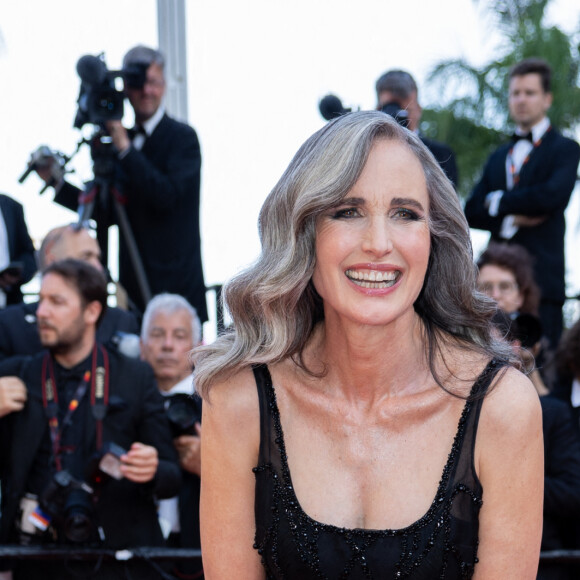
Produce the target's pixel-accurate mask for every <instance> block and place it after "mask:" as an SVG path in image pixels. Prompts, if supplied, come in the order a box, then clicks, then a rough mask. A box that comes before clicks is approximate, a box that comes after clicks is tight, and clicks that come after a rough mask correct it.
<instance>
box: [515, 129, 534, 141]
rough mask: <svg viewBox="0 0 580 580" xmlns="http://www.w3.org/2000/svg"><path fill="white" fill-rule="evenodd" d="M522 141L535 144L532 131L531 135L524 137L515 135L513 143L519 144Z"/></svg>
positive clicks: (527, 134)
mask: <svg viewBox="0 0 580 580" xmlns="http://www.w3.org/2000/svg"><path fill="white" fill-rule="evenodd" d="M521 139H524V140H526V141H529V142H530V143H533V142H534V138H533V137H532V132H531V131H530V132H529V133H525V134H524V135H518V134H517V133H514V134H513V135H512V141H513V142H514V143H517V142H518V141H520V140H521Z"/></svg>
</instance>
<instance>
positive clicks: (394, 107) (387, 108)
mask: <svg viewBox="0 0 580 580" xmlns="http://www.w3.org/2000/svg"><path fill="white" fill-rule="evenodd" d="M380 111H382V112H383V113H386V114H387V115H390V116H391V117H393V119H395V121H397V123H399V125H401V126H402V127H405V128H408V127H409V113H408V112H407V111H406V110H405V109H402V108H401V106H400V105H399V103H397V102H396V101H391V102H389V103H385V104H384V105H383V106H382V107H381V108H380Z"/></svg>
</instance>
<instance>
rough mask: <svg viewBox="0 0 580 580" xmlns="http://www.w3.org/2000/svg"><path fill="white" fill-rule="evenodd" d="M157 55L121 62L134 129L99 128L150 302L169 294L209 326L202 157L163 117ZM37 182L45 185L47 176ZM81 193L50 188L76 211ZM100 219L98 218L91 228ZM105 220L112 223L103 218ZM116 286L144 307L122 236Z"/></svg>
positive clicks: (189, 137) (149, 52) (135, 55)
mask: <svg viewBox="0 0 580 580" xmlns="http://www.w3.org/2000/svg"><path fill="white" fill-rule="evenodd" d="M164 64H165V61H164V58H163V55H162V54H161V53H160V52H159V51H157V50H154V49H151V48H147V47H145V46H136V47H135V48H132V49H131V50H130V51H129V52H128V53H127V54H126V55H125V58H124V60H123V70H124V71H134V70H135V69H137V70H139V69H141V70H142V72H143V75H141V77H140V78H139V75H135V74H131V75H125V93H126V96H127V98H128V99H129V102H130V103H131V106H132V107H133V110H134V112H135V127H134V129H133V130H131V131H127V130H126V129H125V127H123V125H122V124H121V121H116V120H111V121H107V122H106V123H105V126H106V129H107V131H108V132H109V134H110V136H111V138H112V140H113V144H114V145H115V148H116V151H117V158H118V159H117V165H118V167H117V169H118V171H117V174H118V179H117V183H115V186H116V187H118V188H119V190H120V193H121V195H122V196H124V198H126V206H125V208H126V213H127V218H128V222H129V225H130V227H131V230H132V234H133V236H134V238H135V242H136V246H137V250H138V253H139V255H140V257H141V260H142V262H143V266H144V269H145V275H146V278H147V281H148V283H149V287H150V289H151V293H152V294H153V295H155V294H158V293H160V292H174V293H176V294H180V295H182V296H184V297H185V298H187V300H188V301H189V302H190V303H191V304H193V305H194V306H195V308H196V310H197V312H198V315H199V317H200V320H201V321H202V322H205V321H206V320H207V307H206V302H205V283H204V279H203V270H202V262H201V242H200V232H199V204H200V193H199V189H200V169H201V154H200V147H199V141H198V138H197V134H196V132H195V131H194V130H193V129H192V128H191V127H190V126H188V125H186V124H184V123H180V122H178V121H176V120H174V119H172V118H171V117H169V116H168V115H167V114H166V113H165V108H164V105H163V96H164V94H165V78H164V72H163V69H164ZM39 175H40V176H41V177H43V179H45V180H46V181H47V182H49V181H50V174H49V170H44V171H40V172H39ZM78 199H79V190H78V189H77V188H75V187H73V186H72V185H71V184H69V183H67V182H66V181H65V182H61V183H59V184H56V196H55V201H56V202H57V203H59V204H61V205H63V206H65V207H67V208H69V209H72V210H74V211H76V210H77V208H78ZM102 217H103V216H98V217H97V220H99V219H100V218H102ZM103 219H110V216H104V218H103ZM119 282H120V283H121V285H122V286H123V287H124V288H125V290H126V291H127V293H128V295H129V298H130V299H131V300H132V301H133V303H134V304H135V306H136V307H137V308H138V309H139V310H140V311H141V312H143V310H144V309H145V303H144V300H143V297H142V293H141V288H140V285H139V283H138V279H137V277H136V274H135V271H134V267H133V264H132V261H131V257H130V252H129V247H128V242H127V240H126V239H125V237H124V236H123V235H121V236H120V247H119Z"/></svg>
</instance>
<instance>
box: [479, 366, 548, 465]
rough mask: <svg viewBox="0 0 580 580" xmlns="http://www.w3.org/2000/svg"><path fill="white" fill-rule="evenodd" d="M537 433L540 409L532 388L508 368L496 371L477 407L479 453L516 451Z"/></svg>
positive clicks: (491, 454) (537, 398)
mask: <svg viewBox="0 0 580 580" xmlns="http://www.w3.org/2000/svg"><path fill="white" fill-rule="evenodd" d="M541 434H542V408H541V405H540V399H539V396H538V393H537V392H536V389H535V388H534V385H533V384H532V382H531V381H530V380H529V379H528V378H527V377H526V376H525V375H524V374H522V373H521V372H520V371H518V370H516V369H514V368H512V367H507V368H505V369H502V370H500V371H499V373H498V375H497V376H496V377H495V379H494V381H493V383H492V385H491V386H490V390H489V391H488V394H487V395H486V397H485V399H484V401H483V405H482V408H481V416H480V420H479V427H478V442H479V448H480V450H481V451H483V453H484V455H485V454H486V451H489V457H493V456H495V457H497V454H498V453H499V454H509V453H510V449H511V450H512V451H513V452H517V451H518V450H523V449H525V448H527V446H528V444H529V443H530V441H532V440H534V439H536V438H537V437H541ZM506 442H509V445H508V446H507V447H506Z"/></svg>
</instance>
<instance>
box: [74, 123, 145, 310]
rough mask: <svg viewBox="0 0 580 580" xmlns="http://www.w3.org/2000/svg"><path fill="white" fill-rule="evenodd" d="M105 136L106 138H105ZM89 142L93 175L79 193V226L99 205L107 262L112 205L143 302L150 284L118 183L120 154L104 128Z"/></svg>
mask: <svg viewBox="0 0 580 580" xmlns="http://www.w3.org/2000/svg"><path fill="white" fill-rule="evenodd" d="M105 138H106V139H107V140H105ZM85 142H88V143H89V145H90V148H91V157H92V159H93V174H94V179H93V181H91V182H90V183H88V184H87V186H86V187H85V189H84V191H82V192H81V194H80V195H79V222H78V225H79V227H80V226H82V225H83V224H84V223H86V222H87V221H88V220H90V219H91V217H93V213H94V212H95V209H97V212H96V213H97V215H98V217H97V218H96V221H97V241H98V242H99V246H100V247H101V251H102V253H103V259H104V260H105V263H108V255H109V235H108V231H109V226H110V225H111V223H112V222H111V217H112V216H111V208H112V209H113V211H114V213H115V218H116V222H117V224H118V226H119V231H120V235H121V236H122V237H123V239H124V241H125V244H126V245H127V250H128V252H129V258H130V260H131V265H132V267H133V271H134V272H135V277H136V278H137V283H138V285H139V291H140V292H141V297H142V298H143V302H144V304H147V303H148V302H149V300H151V288H150V287H149V282H148V280H147V276H146V275H145V268H144V267H143V261H142V259H141V256H140V255H139V250H138V248H137V243H136V242H135V236H134V235H133V231H132V230H131V225H130V223H129V219H128V218H127V212H126V211H125V207H124V203H125V198H124V196H123V194H122V192H121V190H120V188H119V187H117V186H115V173H116V167H117V157H116V152H115V150H114V147H113V145H112V142H111V141H110V138H109V137H108V136H107V135H106V134H104V133H103V132H102V131H100V132H98V133H97V134H95V135H94V136H93V137H92V138H91V140H90V141H85Z"/></svg>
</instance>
